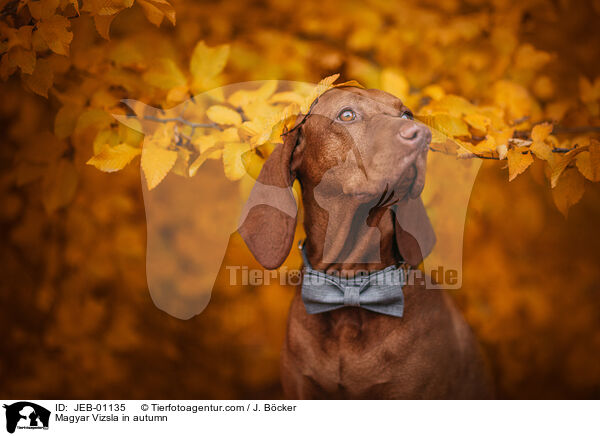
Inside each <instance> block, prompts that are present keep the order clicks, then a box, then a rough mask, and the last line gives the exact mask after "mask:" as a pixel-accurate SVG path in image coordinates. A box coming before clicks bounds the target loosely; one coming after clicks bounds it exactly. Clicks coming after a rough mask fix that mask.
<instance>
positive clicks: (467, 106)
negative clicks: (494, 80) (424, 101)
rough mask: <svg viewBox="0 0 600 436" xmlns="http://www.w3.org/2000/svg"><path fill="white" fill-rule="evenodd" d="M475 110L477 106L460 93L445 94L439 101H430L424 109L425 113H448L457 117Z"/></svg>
mask: <svg viewBox="0 0 600 436" xmlns="http://www.w3.org/2000/svg"><path fill="white" fill-rule="evenodd" d="M475 111H476V107H475V106H474V105H473V104H472V103H470V102H469V101H468V100H467V99H465V98H463V97H459V96H458V95H445V96H443V97H442V98H440V99H439V100H437V101H432V102H430V103H429V104H428V105H427V106H426V107H424V108H423V110H422V112H423V114H425V115H436V114H439V113H446V114H449V115H452V116H453V117H456V118H462V117H463V116H465V115H468V114H471V113H474V112H475Z"/></svg>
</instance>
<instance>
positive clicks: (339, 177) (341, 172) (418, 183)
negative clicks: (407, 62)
mask: <svg viewBox="0 0 600 436" xmlns="http://www.w3.org/2000/svg"><path fill="white" fill-rule="evenodd" d="M292 136H295V138H290V140H291V141H293V142H295V143H296V145H295V147H294V153H293V156H292V157H293V159H294V160H297V161H298V162H297V164H296V165H297V170H296V174H297V177H298V178H299V179H300V181H301V183H302V185H303V186H317V185H319V186H320V188H321V189H324V190H326V189H330V190H331V195H332V196H334V195H345V196H350V197H353V198H356V197H358V198H359V200H360V201H364V202H368V201H370V200H377V199H379V197H380V196H381V195H382V193H383V192H385V191H387V192H388V193H391V192H392V191H393V193H394V196H395V197H396V198H398V199H403V198H404V197H406V196H407V195H408V196H410V197H411V198H417V197H418V196H419V195H420V193H421V191H422V190H423V186H424V184H425V163H426V160H425V159H426V155H427V150H428V147H429V142H430V140H431V133H430V132H429V129H427V127H425V126H423V125H420V124H417V123H415V122H414V120H413V115H412V113H411V111H410V110H409V109H408V108H407V107H406V106H404V104H403V103H402V101H400V100H399V99H398V98H396V97H394V96H392V95H390V94H388V93H386V92H383V91H379V90H375V89H369V90H365V89H360V88H334V89H332V90H330V91H328V92H326V93H325V94H323V95H322V96H321V97H320V98H319V100H318V102H317V103H316V104H315V105H314V107H313V108H312V110H311V112H310V114H309V115H308V116H307V118H306V121H305V122H304V123H303V125H302V126H299V128H298V129H297V130H296V131H294V132H292ZM326 173H327V176H325V174H326ZM324 185H327V186H324Z"/></svg>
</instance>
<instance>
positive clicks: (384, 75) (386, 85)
mask: <svg viewBox="0 0 600 436" xmlns="http://www.w3.org/2000/svg"><path fill="white" fill-rule="evenodd" d="M381 89H382V90H383V91H385V92H389V93H390V94H392V95H394V96H396V97H398V98H399V99H400V100H406V98H407V97H408V94H409V91H410V84H409V83H408V80H406V77H404V76H403V75H402V74H401V73H400V72H399V71H396V70H394V69H392V68H385V69H384V70H383V71H382V72H381Z"/></svg>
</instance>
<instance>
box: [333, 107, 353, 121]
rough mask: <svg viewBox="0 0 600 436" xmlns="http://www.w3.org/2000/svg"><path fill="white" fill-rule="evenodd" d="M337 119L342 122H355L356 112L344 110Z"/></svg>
mask: <svg viewBox="0 0 600 436" xmlns="http://www.w3.org/2000/svg"><path fill="white" fill-rule="evenodd" d="M337 117H338V120H340V121H354V120H355V119H356V112H354V111H353V110H352V109H344V110H342V111H341V112H340V113H339V115H338V116H337Z"/></svg>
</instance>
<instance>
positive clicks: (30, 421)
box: [3, 401, 50, 433]
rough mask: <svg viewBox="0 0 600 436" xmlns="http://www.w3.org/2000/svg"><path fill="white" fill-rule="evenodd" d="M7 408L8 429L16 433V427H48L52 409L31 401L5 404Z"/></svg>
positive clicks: (44, 428) (45, 428)
mask: <svg viewBox="0 0 600 436" xmlns="http://www.w3.org/2000/svg"><path fill="white" fill-rule="evenodd" d="M3 407H4V408H5V409H6V431H8V432H9V433H14V432H15V430H16V429H29V430H32V429H43V430H47V429H48V424H49V421H50V411H49V410H48V409H46V408H45V407H42V406H39V405H37V404H35V403H31V402H29V401H19V402H17V403H13V404H11V405H6V404H5V405H4V406H3Z"/></svg>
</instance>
